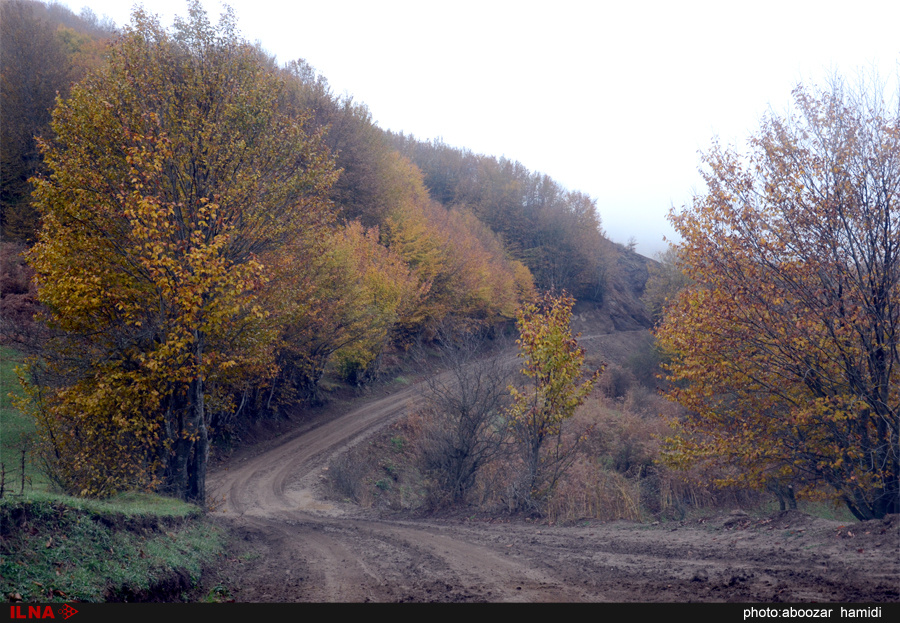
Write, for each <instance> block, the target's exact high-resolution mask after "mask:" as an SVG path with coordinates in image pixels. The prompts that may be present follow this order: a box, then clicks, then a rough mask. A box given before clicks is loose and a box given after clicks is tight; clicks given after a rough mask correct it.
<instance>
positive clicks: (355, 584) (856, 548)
mask: <svg viewBox="0 0 900 623" xmlns="http://www.w3.org/2000/svg"><path fill="white" fill-rule="evenodd" d="M424 388H425V384H424V383H419V384H415V385H412V386H410V387H407V388H406V389H404V390H402V391H399V392H397V393H394V394H392V395H389V396H386V397H384V398H380V399H377V400H373V401H371V402H369V403H368V404H365V405H363V406H360V407H357V408H353V409H351V410H349V411H348V412H347V413H345V414H343V415H341V416H339V417H336V418H334V419H332V420H330V421H328V422H325V423H323V424H321V425H319V426H316V427H315V428H311V429H309V430H305V431H301V432H299V433H298V434H294V435H293V436H292V437H291V436H289V438H288V439H287V441H285V442H283V443H280V444H277V445H273V446H272V447H271V448H268V449H266V450H265V451H264V452H262V453H260V454H258V455H257V456H255V457H252V458H249V459H246V460H243V461H241V462H232V463H231V464H226V465H224V466H220V467H219V468H218V469H216V470H214V471H213V472H212V473H211V474H210V477H209V491H210V492H211V496H212V499H213V500H214V504H216V505H217V510H216V511H215V512H214V516H215V517H216V518H217V520H218V521H222V522H224V523H226V524H227V525H228V526H229V527H230V528H231V529H232V533H233V534H236V535H238V538H242V539H243V543H244V545H245V546H246V547H248V548H250V550H252V551H251V553H252V555H251V556H248V557H247V559H246V560H240V561H236V563H237V564H235V565H233V566H232V567H229V572H230V573H236V574H237V576H236V578H235V582H236V585H237V586H236V589H235V591H234V594H235V597H236V598H237V599H238V600H241V601H278V602H300V601H305V602H347V601H353V602H363V601H391V602H396V601H444V602H447V601H478V602H484V601H491V602H504V601H525V602H548V601H549V602H571V601H577V602H582V601H734V600H738V601H746V602H766V601H795V602H796V601H807V602H808V601H820V602H837V601H844V602H883V601H897V600H898V599H900V532H898V529H900V521H898V520H896V516H894V520H885V522H884V523H883V525H882V524H881V523H878V522H867V524H868V525H867V526H864V525H862V524H860V525H859V526H857V527H854V532H856V533H857V535H858V537H859V538H858V539H857V540H856V541H853V540H851V539H841V538H835V530H836V529H837V528H838V527H842V526H840V525H839V524H838V523H837V522H827V521H825V520H819V519H813V518H810V517H807V516H800V514H795V515H785V516H783V517H781V519H778V521H776V519H774V518H773V519H770V520H765V521H759V522H757V524H755V525H751V524H752V521H751V520H750V519H747V518H746V517H744V516H737V519H735V517H731V516H724V517H723V518H719V520H709V521H708V522H707V523H704V524H700V523H697V524H695V525H692V526H685V525H684V522H681V523H680V524H677V523H676V524H672V525H671V526H656V527H654V526H647V525H640V524H634V523H629V522H613V523H609V524H601V523H599V522H591V521H585V522H582V524H583V525H582V526H579V527H549V526H537V525H526V524H523V523H518V524H510V523H506V524H500V525H498V524H492V523H475V522H462V521H452V520H441V519H437V518H428V519H415V518H408V517H406V518H398V519H386V518H383V517H377V516H375V515H374V514H373V513H371V512H367V511H362V510H360V509H359V508H357V507H352V506H349V505H343V504H340V503H330V502H327V501H324V500H320V499H318V498H317V496H316V485H317V484H318V482H319V481H320V479H321V475H322V473H323V468H324V467H325V466H327V465H328V463H329V461H330V460H331V458H332V457H333V456H335V455H336V454H337V453H339V452H342V451H345V450H347V449H348V448H349V447H351V446H352V445H353V444H354V443H358V442H359V441H361V440H362V439H364V438H365V436H366V435H368V434H370V433H372V432H374V431H376V430H378V429H379V428H380V427H383V426H386V425H388V424H389V423H391V422H393V421H394V420H396V419H397V418H399V417H401V416H402V415H403V414H404V413H406V411H407V410H408V409H409V408H410V407H412V406H413V405H415V403H416V401H417V399H418V398H419V397H420V396H421V395H422V392H423V391H424ZM782 520H784V521H782ZM704 521H705V520H704ZM779 521H782V523H784V525H783V526H778V525H777V524H778V522H779ZM791 522H793V524H792V523H791ZM797 522H802V524H798V523H797ZM791 526H793V528H794V530H793V531H791V530H790V529H789V528H791ZM885 526H886V527H885ZM776 527H778V529H777V530H776ZM736 528H740V529H736ZM879 530H880V531H881V532H880V533H879V532H878V531H879ZM885 531H887V536H885ZM838 533H839V531H838ZM879 534H880V535H881V536H878V535H879Z"/></svg>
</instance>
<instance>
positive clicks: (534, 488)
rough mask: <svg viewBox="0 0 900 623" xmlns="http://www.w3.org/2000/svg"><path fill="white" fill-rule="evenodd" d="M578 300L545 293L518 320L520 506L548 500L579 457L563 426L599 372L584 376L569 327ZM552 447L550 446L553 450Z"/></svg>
mask: <svg viewBox="0 0 900 623" xmlns="http://www.w3.org/2000/svg"><path fill="white" fill-rule="evenodd" d="M574 304H575V299H574V298H572V297H571V296H569V295H568V294H566V293H562V294H561V295H553V294H545V295H544V297H543V299H542V300H541V301H539V302H538V303H533V304H529V305H525V306H523V307H522V308H521V309H520V310H519V313H518V315H517V320H516V326H517V328H518V329H519V339H518V340H516V343H517V344H518V345H519V357H520V358H521V359H523V360H524V363H525V365H524V367H523V368H522V374H523V375H524V376H525V377H526V379H527V381H526V384H525V386H524V387H523V388H520V389H517V388H515V387H510V393H511V394H512V399H513V404H512V406H511V407H510V408H509V410H508V416H509V419H510V422H511V426H512V429H513V434H514V435H515V437H516V441H517V443H518V444H519V447H520V449H521V451H522V458H523V460H524V465H525V471H524V486H525V490H524V491H523V492H522V496H521V498H522V499H521V500H520V501H521V502H522V503H523V504H525V505H530V506H533V505H535V504H538V503H540V502H541V501H543V500H545V499H546V498H547V497H548V496H549V495H550V493H551V492H552V490H553V488H554V487H555V486H556V483H557V481H558V480H559V477H560V476H561V475H562V474H563V472H564V470H565V469H566V467H568V465H569V464H570V463H571V461H572V460H573V458H574V454H573V452H572V446H571V445H569V446H568V447H567V446H566V442H565V440H564V438H563V435H562V432H563V423H564V422H565V421H566V420H568V419H569V418H571V417H572V416H573V415H574V414H575V410H576V409H577V408H578V407H579V406H580V405H581V404H582V403H583V402H584V400H585V398H586V397H587V396H588V395H589V394H590V393H591V390H592V389H593V387H594V384H595V383H596V381H597V378H598V377H599V374H600V371H599V370H598V371H596V372H594V373H593V374H587V375H585V371H584V369H583V368H584V349H583V348H581V347H580V346H578V343H577V341H576V337H575V336H573V335H572V332H571V329H570V327H569V324H570V323H571V320H572V307H573V305H574ZM547 442H550V443H549V445H548V443H547Z"/></svg>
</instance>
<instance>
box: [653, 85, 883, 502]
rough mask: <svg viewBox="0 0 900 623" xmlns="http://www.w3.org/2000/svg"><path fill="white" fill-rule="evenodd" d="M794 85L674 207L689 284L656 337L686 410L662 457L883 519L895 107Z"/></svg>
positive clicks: (709, 157)
mask: <svg viewBox="0 0 900 623" xmlns="http://www.w3.org/2000/svg"><path fill="white" fill-rule="evenodd" d="M794 95H795V101H796V106H797V110H798V114H797V115H796V116H794V117H791V118H789V119H782V118H778V117H776V116H770V117H769V118H767V119H766V120H765V121H764V122H763V125H762V128H761V131H760V132H759V134H758V135H756V136H755V137H753V139H752V140H751V147H752V152H751V154H750V156H749V158H748V159H747V160H746V161H743V160H742V159H741V158H740V157H739V156H738V155H737V154H735V153H733V152H732V151H730V150H723V149H721V148H720V147H719V146H718V145H715V146H714V147H713V149H712V150H711V151H710V152H709V153H708V154H706V155H705V156H704V158H703V160H704V163H705V164H706V165H707V166H708V167H709V170H708V171H707V172H705V174H704V176H705V178H706V183H707V187H708V190H707V193H706V194H704V195H701V196H698V197H697V198H696V199H695V200H694V204H693V206H689V207H686V208H685V209H684V210H683V211H682V213H680V214H675V213H674V212H673V214H672V216H671V220H672V221H673V223H674V224H675V226H676V228H677V229H678V231H679V233H680V234H681V236H682V238H683V239H684V242H683V244H682V245H680V247H679V250H678V257H679V265H680V267H681V268H682V269H683V271H684V273H685V274H686V275H687V276H688V277H689V278H690V279H692V280H693V283H692V284H691V285H689V286H688V287H687V289H686V290H685V291H684V292H683V294H682V295H681V297H680V298H679V300H678V301H677V302H676V303H674V304H673V305H671V306H670V307H669V308H668V310H667V313H666V317H665V321H664V323H663V325H662V326H661V327H660V329H659V332H658V334H657V336H658V338H659V340H660V342H661V344H662V345H663V346H664V347H665V348H666V349H668V350H669V351H670V353H672V355H673V357H674V359H673V361H672V363H671V365H669V367H668V371H669V377H670V380H671V381H672V383H673V386H672V387H673V388H672V389H671V391H670V396H671V397H672V398H673V399H675V400H677V401H678V402H680V403H681V404H683V405H684V406H686V407H688V408H689V409H690V410H691V414H690V415H689V416H687V417H686V418H685V419H684V420H682V421H679V422H675V423H674V425H675V429H676V432H675V436H674V437H673V438H672V439H671V440H670V445H669V459H670V460H671V461H672V462H673V463H675V464H680V465H689V464H693V463H695V462H711V463H716V464H720V465H726V466H730V468H731V469H732V474H733V475H732V476H731V477H730V478H726V479H725V482H739V483H743V484H748V485H752V486H763V485H764V484H765V483H767V482H770V481H774V482H791V481H793V482H795V483H797V484H803V485H805V486H806V488H807V490H809V489H811V488H814V487H817V486H819V485H820V484H825V485H827V486H828V487H830V489H831V490H832V491H833V493H834V496H835V498H836V499H839V500H841V501H843V502H845V503H846V504H847V506H848V507H849V508H850V509H851V510H852V511H853V513H854V514H855V515H856V516H857V517H859V518H861V519H864V518H872V517H880V516H883V515H884V514H886V513H895V512H898V511H900V506H898V505H900V487H898V475H900V467H898V466H900V456H898V455H900V453H898V447H900V446H898V442H900V357H898V336H900V203H898V201H900V199H898V197H900V195H898V192H897V187H898V184H900V112H898V109H893V110H890V109H886V108H885V104H884V102H883V100H881V99H879V98H877V97H874V96H868V97H866V96H863V95H862V94H859V93H856V94H854V93H849V92H847V91H846V90H844V89H843V88H842V87H841V85H840V84H837V85H836V86H835V87H834V89H833V90H832V91H830V92H824V91H823V92H819V93H816V94H810V93H809V92H808V91H806V90H805V89H802V88H798V89H797V90H796V91H795V93H794ZM896 97H897V96H895V99H894V101H895V103H896V101H897V100H896Z"/></svg>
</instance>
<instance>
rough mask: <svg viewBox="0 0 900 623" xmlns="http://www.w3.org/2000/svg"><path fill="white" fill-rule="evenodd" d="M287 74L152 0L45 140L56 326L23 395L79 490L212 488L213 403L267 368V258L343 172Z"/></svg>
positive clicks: (40, 264)
mask: <svg viewBox="0 0 900 623" xmlns="http://www.w3.org/2000/svg"><path fill="white" fill-rule="evenodd" d="M284 94H285V89H284V84H283V82H282V80H281V79H280V78H279V77H278V76H277V75H276V74H275V73H274V72H273V71H272V70H271V66H270V64H269V63H268V62H267V61H266V59H265V58H264V57H263V56H262V55H261V54H260V52H259V51H258V50H257V49H256V48H255V47H254V46H252V45H249V44H248V43H246V42H245V41H243V40H242V39H241V38H240V37H239V36H238V35H237V33H236V31H235V24H234V18H233V15H232V14H231V12H230V11H229V12H226V13H225V14H224V15H223V16H222V18H221V20H220V21H219V23H218V24H217V25H213V24H211V23H210V22H209V20H208V19H207V17H206V14H205V13H204V12H203V9H202V7H201V5H200V3H199V2H191V3H190V4H189V16H188V18H187V19H182V20H177V21H176V24H175V27H174V29H173V30H172V31H171V32H170V31H167V30H165V29H163V28H162V27H161V26H160V24H159V22H158V21H157V19H156V18H155V17H153V16H151V15H149V14H147V13H145V12H144V11H142V10H137V11H135V13H134V15H133V21H132V24H131V26H129V27H127V28H126V29H125V33H124V36H123V37H122V38H121V39H120V40H119V41H118V42H117V43H116V44H115V45H114V46H113V47H112V48H111V49H110V52H109V59H108V62H107V63H106V64H105V65H103V66H102V67H100V68H98V69H96V70H95V71H93V72H91V73H90V74H89V75H88V76H87V77H86V78H85V79H84V80H82V81H81V82H80V83H79V84H77V85H76V86H74V87H73V89H72V92H71V96H70V97H69V98H68V99H66V100H64V101H60V102H59V104H58V105H57V108H56V110H55V111H54V113H53V130H54V131H55V134H56V136H55V138H54V139H53V140H49V141H46V142H44V143H42V151H43V155H44V158H45V159H46V162H47V164H48V167H49V169H50V171H51V175H50V176H49V177H46V178H42V179H40V180H38V181H37V189H36V191H35V201H36V204H37V206H38V207H39V209H40V211H41V215H42V219H43V229H42V230H41V232H40V238H39V242H38V244H37V245H36V246H35V247H34V249H33V250H32V252H31V253H30V260H29V261H30V263H31V265H32V266H33V267H34V269H35V270H36V272H37V277H36V280H37V283H38V286H39V292H40V299H41V302H42V303H43V304H44V305H46V306H47V308H48V310H49V312H48V317H47V321H48V323H49V325H50V326H51V327H52V328H54V329H55V330H56V331H57V335H58V337H57V339H56V340H55V341H54V342H53V343H52V344H51V347H50V348H49V349H48V351H47V353H46V356H45V357H43V358H42V359H41V360H39V361H37V362H35V363H34V364H33V366H32V371H33V376H32V377H31V380H30V381H29V382H28V383H27V385H28V387H27V389H28V391H29V396H30V403H29V404H28V405H27V407H28V408H29V409H30V410H31V411H32V412H33V413H34V414H35V416H36V417H37V419H38V426H39V429H40V431H41V435H42V438H43V441H44V448H45V453H44V458H45V459H46V460H47V462H48V464H49V465H50V466H51V467H52V472H53V474H54V475H55V476H56V478H57V480H58V481H59V482H60V483H61V484H62V485H63V486H64V487H65V488H66V489H68V490H70V491H73V492H76V493H81V494H85V495H104V494H108V493H111V492H113V491H115V490H118V489H122V488H123V487H129V486H157V485H158V486H160V487H161V488H162V489H163V490H165V491H168V492H170V493H172V494H174V495H177V496H179V497H182V498H184V499H188V500H193V501H196V502H199V503H203V501H204V498H205V477H206V462H207V457H208V452H209V428H208V425H209V421H210V418H211V415H212V413H213V412H215V411H216V410H227V409H229V408H230V404H229V402H230V400H229V394H230V389H229V388H231V387H235V386H237V385H238V384H239V383H240V382H241V381H242V380H243V379H246V378H247V376H248V375H255V376H257V377H264V376H265V375H267V374H269V373H271V371H272V364H271V359H272V344H273V342H274V339H275V336H276V333H277V323H276V322H274V320H273V318H276V319H277V314H278V310H271V309H266V308H265V307H263V306H262V305H261V304H260V302H261V294H262V293H263V292H264V291H265V290H266V288H267V287H271V286H270V285H269V282H270V280H271V279H272V278H273V277H274V276H275V275H274V274H273V271H272V270H271V269H270V268H269V267H270V265H271V264H272V263H273V260H274V258H276V257H278V255H279V253H280V252H281V250H282V249H283V248H284V247H285V246H286V245H289V244H291V243H292V242H293V241H295V240H297V239H298V238H307V239H308V238H312V237H315V235H316V232H318V231H321V230H322V229H323V228H324V227H325V226H326V225H327V223H328V222H329V220H330V219H331V218H332V214H331V209H330V206H329V204H328V202H327V201H326V200H325V195H326V194H327V192H328V188H329V186H330V185H331V184H332V183H333V182H334V179H335V176H336V173H335V172H334V170H333V163H332V161H331V160H330V158H329V157H328V156H327V152H326V150H325V149H324V147H323V146H322V144H321V140H320V138H319V137H318V136H317V135H311V134H310V133H309V132H308V131H307V127H306V125H305V117H304V116H302V115H301V114H300V113H299V111H298V110H296V109H295V108H294V107H292V106H291V105H290V103H289V101H288V100H287V99H286V98H285V97H284Z"/></svg>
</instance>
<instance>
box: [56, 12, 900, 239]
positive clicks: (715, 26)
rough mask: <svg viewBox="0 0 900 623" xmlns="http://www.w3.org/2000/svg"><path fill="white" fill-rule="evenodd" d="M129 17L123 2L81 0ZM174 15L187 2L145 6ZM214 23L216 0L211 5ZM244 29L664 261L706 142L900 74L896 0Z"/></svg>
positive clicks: (303, 22)
mask: <svg viewBox="0 0 900 623" xmlns="http://www.w3.org/2000/svg"><path fill="white" fill-rule="evenodd" d="M66 3H67V4H68V6H69V7H70V8H71V9H72V10H74V11H75V12H78V11H80V10H81V8H82V7H83V6H88V7H90V8H91V10H93V11H94V12H95V13H96V14H97V15H98V16H103V15H107V16H109V17H110V18H112V19H113V20H114V21H115V22H116V24H117V25H119V26H122V25H124V24H126V23H128V22H129V21H130V13H131V9H130V5H129V4H128V2H123V1H122V0H68V2H66ZM143 4H144V6H145V7H146V8H148V9H150V10H151V11H152V12H155V13H158V14H159V15H160V16H161V18H162V22H163V24H166V25H169V24H171V22H172V17H173V16H174V15H176V14H180V15H185V14H186V3H185V2H184V1H183V0H150V1H147V2H144V3H143ZM203 4H204V6H206V8H207V11H208V12H209V14H210V16H211V18H212V19H213V20H215V19H217V18H218V16H219V14H220V13H221V11H222V6H223V5H222V3H221V2H219V0H203ZM229 4H230V5H231V6H232V7H233V8H234V11H235V14H236V16H237V21H238V24H239V25H240V28H241V30H242V32H243V34H244V36H245V37H246V38H247V39H249V40H251V41H259V42H260V43H261V44H262V46H263V47H264V48H265V49H266V50H268V51H269V52H270V53H272V54H275V55H276V56H277V57H278V60H279V62H281V63H284V62H286V61H289V60H292V59H296V58H304V59H306V61H307V62H309V63H310V64H311V65H312V66H313V67H315V68H316V70H318V71H319V72H320V73H321V74H323V75H324V76H325V77H326V78H327V79H328V81H329V83H330V84H331V86H332V89H333V90H334V92H335V93H338V94H349V95H352V96H353V97H354V99H356V100H357V101H361V102H364V103H365V104H366V105H367V106H368V107H369V109H370V110H371V111H372V115H373V117H374V119H375V120H376V122H377V123H378V125H379V126H380V127H382V128H385V129H390V130H393V131H398V132H399V131H402V132H404V133H406V134H413V135H415V136H416V137H417V138H420V139H433V138H436V137H441V138H442V139H443V140H444V142H446V143H448V144H450V145H453V146H456V147H465V148H468V149H471V150H472V151H474V152H476V153H483V154H490V155H494V156H498V157H500V156H505V157H507V158H511V159H514V160H518V161H520V162H522V163H523V164H524V165H525V166H526V167H528V168H529V169H530V170H532V171H540V172H542V173H546V174H548V175H550V176H551V177H552V178H554V179H555V180H556V181H557V182H559V183H561V184H563V185H564V186H566V187H567V188H569V189H570V190H580V191H582V192H585V193H587V194H589V195H591V196H592V197H593V198H595V199H596V200H597V205H598V208H599V211H600V216H601V219H602V221H603V226H604V228H605V229H606V231H607V234H608V235H609V236H610V237H611V238H612V239H613V240H616V241H618V242H626V241H628V239H629V238H631V237H634V238H635V239H636V240H637V243H638V247H637V248H638V251H639V252H641V253H644V254H645V255H650V256H652V255H653V254H654V253H656V252H657V251H660V250H662V249H663V248H664V246H665V245H664V243H663V242H662V239H663V236H668V237H669V238H671V237H672V236H673V232H672V230H671V229H670V227H669V225H668V223H667V221H666V214H667V213H668V210H669V207H670V206H672V205H674V206H676V207H679V206H681V205H684V204H685V203H689V202H690V200H691V197H692V195H693V193H694V192H700V191H702V190H703V187H702V181H701V179H700V177H699V175H698V173H697V167H698V164H699V158H698V150H705V149H707V148H708V147H709V145H710V144H711V141H712V139H713V137H715V136H718V137H720V140H721V141H722V142H724V143H731V144H735V145H737V146H738V147H739V148H741V149H743V148H744V147H745V145H746V139H747V137H748V136H749V135H750V133H752V132H753V131H754V130H755V129H756V128H758V126H759V121H760V118H761V116H762V115H763V114H765V113H766V112H767V111H768V110H769V109H770V108H771V109H774V110H775V111H776V112H783V111H785V110H786V109H787V106H788V105H789V104H790V101H791V97H790V93H791V90H792V89H793V88H794V86H796V84H797V83H798V82H801V81H802V82H804V83H807V84H822V83H823V82H824V80H825V78H826V77H827V75H828V74H830V73H832V72H834V71H837V72H839V73H841V74H843V75H844V76H845V77H848V78H853V77H855V76H856V75H857V73H858V72H859V70H860V69H867V70H871V69H872V68H875V69H876V70H877V71H878V72H879V73H880V74H881V76H882V78H886V79H889V80H893V81H894V83H893V84H894V85H896V79H897V74H898V71H900V36H898V24H900V2H898V1H897V0H878V1H869V0H853V2H849V0H844V1H842V2H833V1H828V0H818V1H812V2H799V1H797V2H794V1H791V0H774V1H772V2H769V1H762V0H754V1H752V2H750V1H747V2H740V3H738V2H734V1H730V2H724V1H722V0H719V1H717V2H679V1H670V2H635V1H630V2H624V1H621V0H620V1H618V2H607V1H602V2H598V1H594V2H588V1H584V0H582V1H579V2H568V1H566V0H552V1H549V0H545V1H542V2H529V1H527V0H518V1H515V2H506V1H503V2H500V1H497V0H480V1H475V2H472V1H469V0H456V1H455V2H440V3H437V2H431V1H423V0H418V1H413V2H410V1H395V0H368V1H356V0H352V1H347V0H345V1H340V0H329V1H327V2H323V1H317V2H302V1H295V2H286V1H284V0H232V1H231V2H230V3H229Z"/></svg>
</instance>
